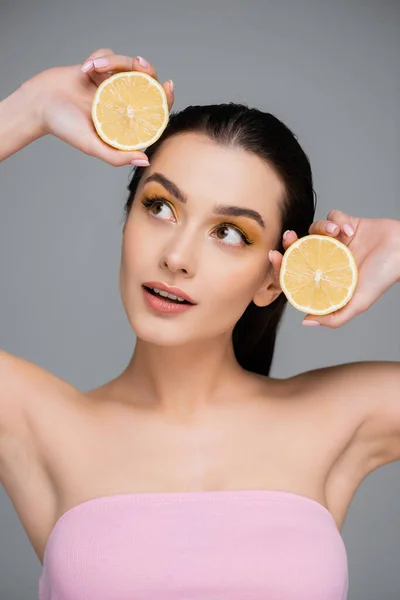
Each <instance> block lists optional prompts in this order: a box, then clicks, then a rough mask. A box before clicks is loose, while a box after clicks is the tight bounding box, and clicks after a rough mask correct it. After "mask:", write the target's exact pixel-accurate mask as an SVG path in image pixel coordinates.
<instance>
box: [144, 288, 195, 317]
mask: <svg viewBox="0 0 400 600" xmlns="http://www.w3.org/2000/svg"><path fill="white" fill-rule="evenodd" d="M146 285H147V284H146ZM149 287H157V286H155V285H154V286H153V285H151V286H149ZM157 289H158V290H160V289H162V288H160V287H157ZM142 290H143V295H144V299H145V301H146V304H147V305H148V306H149V307H150V308H152V309H153V310H156V311H157V312H159V313H162V314H164V315H176V314H180V313H183V312H186V311H187V310H189V309H190V308H193V306H194V305H193V304H177V303H175V302H168V299H167V298H165V299H164V298H158V297H157V296H153V294H151V293H150V292H148V291H147V289H146V288H145V287H142ZM171 294H172V292H171ZM176 295H178V294H176ZM181 297H182V298H183V296H181Z"/></svg>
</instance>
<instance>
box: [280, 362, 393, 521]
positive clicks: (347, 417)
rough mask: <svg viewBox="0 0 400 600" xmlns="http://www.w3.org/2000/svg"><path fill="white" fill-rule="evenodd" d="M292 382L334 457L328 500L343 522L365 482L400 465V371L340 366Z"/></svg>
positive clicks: (385, 365) (373, 365)
mask: <svg viewBox="0 0 400 600" xmlns="http://www.w3.org/2000/svg"><path fill="white" fill-rule="evenodd" d="M292 382H296V383H298V384H300V389H303V393H304V398H308V402H309V406H310V410H311V411H312V412H314V413H316V414H318V420H319V424H320V428H321V431H323V432H325V438H326V439H325V441H324V447H323V448H322V450H323V452H325V453H326V455H327V456H329V457H330V461H329V462H328V467H329V468H328V471H327V477H326V483H325V494H326V498H327V501H328V504H329V506H330V509H331V512H333V513H334V514H336V515H337V519H338V521H341V522H343V521H344V518H345V515H346V513H347V508H348V506H349V505H350V502H351V500H352V498H353V496H354V494H355V493H356V491H357V489H358V487H359V486H360V484H361V483H362V481H363V480H364V479H365V478H366V477H367V476H368V475H369V474H370V473H371V472H372V471H374V470H376V469H377V468H379V467H381V466H383V465H385V464H387V463H390V462H393V461H395V460H400V365H399V363H397V362H383V361H382V362H379V361H365V362H354V363H347V364H340V365H335V366H331V367H324V368H319V369H314V370H312V371H308V372H306V373H302V374H300V375H298V376H296V377H294V378H292ZM316 435H318V434H317V433H316Z"/></svg>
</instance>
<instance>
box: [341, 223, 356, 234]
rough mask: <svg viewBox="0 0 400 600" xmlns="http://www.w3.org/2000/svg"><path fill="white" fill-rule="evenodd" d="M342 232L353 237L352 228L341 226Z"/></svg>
mask: <svg viewBox="0 0 400 600" xmlns="http://www.w3.org/2000/svg"><path fill="white" fill-rule="evenodd" d="M343 231H344V232H345V234H346V235H354V229H353V228H352V227H350V225H347V223H346V225H343Z"/></svg>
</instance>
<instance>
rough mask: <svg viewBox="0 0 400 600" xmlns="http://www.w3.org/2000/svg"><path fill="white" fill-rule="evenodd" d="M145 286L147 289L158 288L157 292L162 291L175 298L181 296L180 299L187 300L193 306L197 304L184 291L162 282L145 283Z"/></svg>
mask: <svg viewBox="0 0 400 600" xmlns="http://www.w3.org/2000/svg"><path fill="white" fill-rule="evenodd" d="M143 285H145V286H146V287H151V288H156V289H157V290H162V291H163V292H167V293H168V294H173V295H174V296H179V297H180V298H183V299H184V300H187V301H188V302H190V303H191V304H196V302H195V301H194V300H193V298H191V297H190V296H188V294H186V293H185V292H184V291H183V290H181V289H180V288H178V287H173V286H170V285H167V284H165V283H161V281H146V283H144V284H143ZM154 297H155V296H154ZM184 306H185V305H184Z"/></svg>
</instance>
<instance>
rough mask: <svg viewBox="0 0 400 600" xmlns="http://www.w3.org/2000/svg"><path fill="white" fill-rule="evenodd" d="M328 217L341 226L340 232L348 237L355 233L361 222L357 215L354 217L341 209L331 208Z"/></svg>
mask: <svg viewBox="0 0 400 600" xmlns="http://www.w3.org/2000/svg"><path fill="white" fill-rule="evenodd" d="M327 219H328V220H329V221H333V222H334V223H336V225H338V226H339V227H340V232H341V233H342V234H344V235H345V236H346V237H347V238H350V237H352V236H353V235H354V234H355V232H356V230H357V226H358V222H359V219H358V218H357V217H352V216H351V215H349V214H347V213H345V212H343V211H341V210H331V211H330V212H329V213H328V214H327Z"/></svg>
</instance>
